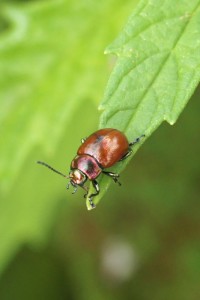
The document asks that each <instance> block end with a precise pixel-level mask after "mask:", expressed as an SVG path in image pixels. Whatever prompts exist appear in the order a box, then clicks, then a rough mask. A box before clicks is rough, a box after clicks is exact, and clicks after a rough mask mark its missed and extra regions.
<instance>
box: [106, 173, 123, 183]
mask: <svg viewBox="0 0 200 300" xmlns="http://www.w3.org/2000/svg"><path fill="white" fill-rule="evenodd" d="M102 173H103V174H105V175H107V176H109V177H111V178H112V179H113V180H114V182H115V183H118V184H119V185H122V184H121V182H119V180H118V178H119V174H117V173H113V172H106V171H102Z"/></svg>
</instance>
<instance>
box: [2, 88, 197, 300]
mask: <svg viewBox="0 0 200 300" xmlns="http://www.w3.org/2000/svg"><path fill="white" fill-rule="evenodd" d="M199 92H200V90H197V92H196V93H195V95H194V97H193V99H192V101H191V102H190V104H189V105H188V107H187V109H186V110H185V112H184V113H183V114H182V116H181V117H180V120H179V122H178V123H177V124H176V125H175V126H173V127H170V126H168V125H167V124H163V125H162V126H161V128H160V129H159V130H158V131H157V132H156V133H155V134H154V135H153V136H152V137H151V139H149V140H148V141H147V142H146V143H145V144H144V146H143V147H142V149H141V150H140V151H139V152H138V154H137V155H136V157H135V159H134V161H132V162H131V163H130V165H129V166H128V168H127V169H126V170H125V172H124V173H123V174H122V176H121V181H122V182H123V185H122V187H121V188H119V187H118V186H117V185H114V184H113V185H112V187H111V189H110V190H109V192H108V193H107V194H106V195H105V197H104V198H103V199H102V202H101V203H100V204H99V206H98V208H97V209H96V210H93V211H91V212H87V211H86V210H85V209H84V207H83V205H81V203H77V205H76V207H74V208H73V209H71V210H70V215H69V213H68V203H67V200H66V198H64V199H61V202H62V207H61V208H60V209H59V212H58V213H57V215H58V218H57V220H56V221H55V223H54V226H53V228H52V230H51V234H50V236H49V242H48V246H46V247H44V248H42V249H40V250H38V249H33V248H32V249H31V248H30V247H29V246H27V245H25V246H24V247H23V249H21V250H20V251H19V252H18V254H17V256H16V257H15V259H13V261H12V263H10V265H9V267H8V269H7V270H6V271H5V273H4V274H3V277H2V279H1V282H0V299H6V300H7V299H41V300H42V299H86V298H87V299H145V300H146V299H158V300H159V299H167V298H171V299H182V300H184V299H185V300H186V299H199V297H200V287H199V278H200V239H199V237H200V218H199V211H200V202H199V193H200V186H199V180H200V171H199V170H200V162H199V151H200V142H199V126H200V123H199V118H198V112H199V109H200V104H199V101H198V99H199ZM61 188H62V186H61ZM57 197H58V198H59V197H60V196H59V190H58V195H57ZM80 198H81V197H80ZM73 201H76V202H78V201H80V202H81V201H82V199H80V200H77V199H76V196H75V197H74V200H73ZM79 204H80V205H79ZM113 238H114V239H117V240H119V241H123V242H125V243H127V244H128V245H130V247H131V248H132V249H133V251H136V253H137V257H138V261H139V262H138V266H137V269H136V271H135V272H133V274H131V275H130V277H129V278H128V279H127V280H125V281H120V280H118V279H116V278H114V276H113V274H104V273H102V271H101V261H102V249H103V247H104V246H105V243H106V241H107V240H109V239H111V240H112V239H113Z"/></svg>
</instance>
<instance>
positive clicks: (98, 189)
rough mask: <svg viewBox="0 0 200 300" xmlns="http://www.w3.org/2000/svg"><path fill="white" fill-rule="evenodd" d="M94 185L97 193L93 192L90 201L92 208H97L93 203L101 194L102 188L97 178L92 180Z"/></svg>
mask: <svg viewBox="0 0 200 300" xmlns="http://www.w3.org/2000/svg"><path fill="white" fill-rule="evenodd" d="M92 185H93V187H94V189H95V191H96V193H93V194H91V195H89V196H88V199H89V202H90V206H91V207H92V208H95V207H96V205H95V204H94V203H93V201H92V199H93V198H94V197H95V196H97V195H98V194H99V192H100V188H99V184H98V182H97V181H96V180H92Z"/></svg>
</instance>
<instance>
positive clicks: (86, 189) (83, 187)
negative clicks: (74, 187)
mask: <svg viewBox="0 0 200 300" xmlns="http://www.w3.org/2000/svg"><path fill="white" fill-rule="evenodd" d="M81 187H82V189H84V190H85V191H86V194H85V195H84V198H86V197H87V194H88V187H86V186H84V185H82V186H81Z"/></svg>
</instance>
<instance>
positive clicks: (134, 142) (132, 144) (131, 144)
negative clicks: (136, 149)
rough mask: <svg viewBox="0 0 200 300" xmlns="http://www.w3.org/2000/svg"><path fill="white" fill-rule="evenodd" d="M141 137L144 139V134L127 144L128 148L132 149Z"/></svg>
mask: <svg viewBox="0 0 200 300" xmlns="http://www.w3.org/2000/svg"><path fill="white" fill-rule="evenodd" d="M143 137H145V134H142V135H141V136H139V137H137V138H136V139H135V140H134V141H133V142H131V143H129V146H130V147H132V146H134V145H135V144H137V143H139V142H140V140H141V139H142V138H143Z"/></svg>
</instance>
